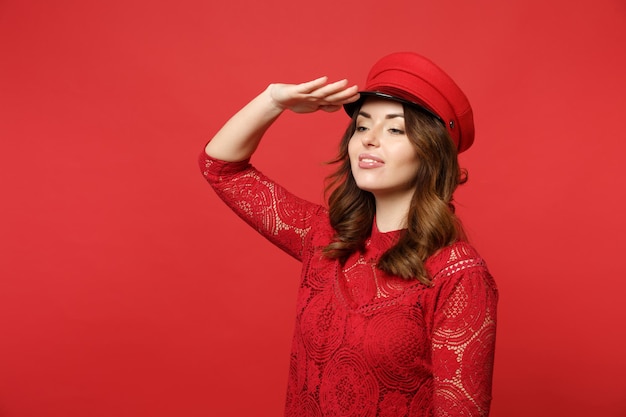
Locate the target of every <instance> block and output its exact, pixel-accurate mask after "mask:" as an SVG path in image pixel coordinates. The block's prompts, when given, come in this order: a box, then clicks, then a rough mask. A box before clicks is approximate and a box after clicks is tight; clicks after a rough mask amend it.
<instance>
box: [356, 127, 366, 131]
mask: <svg viewBox="0 0 626 417" xmlns="http://www.w3.org/2000/svg"><path fill="white" fill-rule="evenodd" d="M366 130H367V127H365V126H357V127H356V131H357V132H365V131H366Z"/></svg>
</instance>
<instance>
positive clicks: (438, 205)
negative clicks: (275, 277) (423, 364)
mask: <svg viewBox="0 0 626 417" xmlns="http://www.w3.org/2000/svg"><path fill="white" fill-rule="evenodd" d="M358 113H359V112H358V110H357V111H355V112H354V115H353V117H352V121H351V123H350V124H349V125H348V128H347V129H346V131H345V133H344V135H343V138H342V140H341V143H340V145H339V153H338V155H337V157H336V158H335V159H334V160H333V161H331V162H330V163H331V164H332V163H334V164H338V167H337V169H336V171H335V172H334V173H332V174H331V175H329V176H328V178H327V186H326V193H327V195H329V197H328V206H329V213H330V223H331V226H332V227H333V228H334V230H335V239H334V241H333V242H332V243H331V244H329V245H328V246H326V247H325V248H324V254H325V256H326V257H328V258H331V259H338V260H339V261H340V262H341V263H342V264H343V263H345V262H346V260H347V259H348V257H349V256H350V255H351V254H352V253H354V252H355V251H364V250H365V241H366V240H367V238H368V237H369V236H370V234H371V232H372V224H373V222H374V215H375V213H376V205H375V200H374V196H373V194H372V193H370V192H368V191H363V190H361V189H360V188H359V187H358V186H357V185H356V182H355V180H354V177H353V176H352V170H351V168H350V159H349V156H348V142H349V141H350V138H351V137H352V135H353V134H354V132H355V130H356V119H357V115H358ZM404 120H405V129H406V132H407V136H408V138H409V140H411V142H412V143H413V145H414V146H415V150H416V152H417V156H418V160H419V164H418V172H417V175H416V178H415V180H414V187H415V192H414V194H413V198H412V200H411V205H410V207H409V213H408V217H407V223H406V230H404V231H403V233H402V234H401V235H400V238H399V240H398V242H397V243H396V244H395V245H394V246H392V247H391V248H389V249H388V250H387V251H386V252H385V253H384V254H383V255H382V256H381V257H380V259H379V260H378V263H377V266H378V268H380V269H381V270H383V271H385V272H387V273H389V274H392V275H396V276H399V277H402V278H404V279H417V280H419V281H420V282H422V283H424V284H426V285H430V279H431V277H430V276H429V274H428V272H427V271H426V268H425V267H424V262H426V259H428V257H430V256H431V255H433V254H434V253H436V252H437V251H438V250H440V249H442V248H443V247H445V246H448V245H450V244H452V243H454V242H455V241H457V240H459V239H464V238H465V233H464V231H463V227H462V225H461V222H460V221H459V219H458V218H457V216H456V215H455V214H454V205H453V203H452V202H453V193H454V191H455V190H456V188H457V186H459V185H460V184H463V183H465V182H466V181H467V172H466V171H465V170H462V169H461V168H460V167H459V163H458V158H457V149H456V146H455V144H454V142H453V141H452V139H451V138H450V135H449V134H448V132H447V130H446V128H445V127H444V125H443V123H442V122H441V121H439V120H438V119H437V118H435V117H433V116H432V115H430V114H427V113H425V112H422V111H420V110H419V109H417V108H414V107H412V106H409V105H404Z"/></svg>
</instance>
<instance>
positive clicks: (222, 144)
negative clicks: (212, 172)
mask: <svg viewBox="0 0 626 417" xmlns="http://www.w3.org/2000/svg"><path fill="white" fill-rule="evenodd" d="M269 89H270V87H268V88H266V89H265V91H263V92H262V93H261V94H259V95H258V96H257V97H255V98H254V99H253V100H252V101H250V102H249V103H248V104H247V105H246V106H245V107H243V108H242V109H241V110H240V111H239V112H237V113H236V114H235V115H234V116H233V117H231V118H230V120H228V122H226V124H225V125H224V126H223V127H222V128H221V129H220V130H219V131H218V132H217V134H216V135H215V136H214V137H213V138H212V139H211V140H210V141H209V143H208V144H207V145H206V148H205V152H206V153H207V155H210V156H212V157H213V158H216V159H221V160H223V161H229V162H236V161H243V160H245V159H247V158H249V157H250V156H251V155H252V154H253V153H254V151H255V150H256V148H257V147H258V145H259V143H260V141H261V138H262V137H263V135H264V134H265V132H266V131H267V129H268V128H269V127H270V126H271V125H272V123H273V122H274V121H275V120H276V119H277V118H278V116H280V114H281V113H282V112H283V109H282V108H281V107H279V106H277V105H276V104H275V103H274V102H273V100H272V97H271V95H270V91H269Z"/></svg>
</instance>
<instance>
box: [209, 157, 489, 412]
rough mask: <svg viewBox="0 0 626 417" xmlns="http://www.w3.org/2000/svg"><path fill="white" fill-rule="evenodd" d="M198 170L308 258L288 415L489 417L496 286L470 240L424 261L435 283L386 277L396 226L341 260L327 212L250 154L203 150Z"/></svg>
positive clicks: (276, 238)
mask: <svg viewBox="0 0 626 417" xmlns="http://www.w3.org/2000/svg"><path fill="white" fill-rule="evenodd" d="M200 166H201V170H202V172H203V174H204V176H205V177H206V179H207V180H208V182H209V183H210V184H211V186H212V187H213V188H214V189H215V191H216V192H217V194H218V195H219V197H220V198H222V199H223V200H224V201H225V202H226V204H228V206H230V207H231V208H232V210H233V211H234V212H235V213H237V215H239V216H240V217H241V218H242V219H243V220H245V221H246V222H247V223H248V224H250V225H251V226H252V227H254V228H255V229H257V230H258V231H259V232H260V233H261V234H262V235H263V236H265V237H266V238H267V239H269V240H270V241H271V242H272V243H274V244H275V245H277V246H278V247H280V248H281V249H283V250H284V251H285V252H287V253H288V254H290V255H291V256H293V257H295V258H296V259H298V260H300V261H301V262H302V274H301V278H300V287H299V291H298V296H297V297H298V299H297V310H296V324H295V330H294V336H293V342H292V349H291V362H290V364H291V365H290V372H289V379H288V387H287V404H286V408H285V415H286V416H290V417H291V416H293V417H305V416H311V417H318V416H319V417H322V416H346V417H348V416H349V417H357V416H358V417H374V416H379V417H403V416H415V417H417V416H437V417H439V416H486V415H488V414H489V405H490V402H491V378H492V370H493V357H494V347H495V330H496V304H497V298H498V293H497V289H496V285H495V283H494V281H493V278H492V277H491V275H490V274H489V271H488V270H487V267H486V265H485V262H484V261H483V259H482V258H481V257H480V256H479V255H478V253H477V252H476V251H475V250H474V249H473V248H472V247H471V246H470V245H469V244H468V243H466V242H458V243H455V244H453V245H451V246H449V247H446V248H444V249H443V250H441V251H440V252H439V253H437V255H435V256H433V257H431V258H430V259H428V260H427V262H426V267H427V270H428V271H429V273H430V274H431V277H432V285H431V286H425V285H423V284H421V283H419V282H418V281H407V280H404V279H401V278H398V277H394V276H389V275H388V274H385V273H384V272H383V271H381V270H379V269H378V268H376V266H375V264H376V260H377V259H378V257H379V256H380V255H381V254H382V253H383V252H385V250H386V249H387V248H389V247H390V246H391V245H392V244H394V243H395V242H396V241H397V239H398V237H399V234H400V233H401V232H400V231H396V232H390V233H381V232H379V231H378V230H377V229H376V228H375V225H374V229H373V231H372V234H371V237H370V238H369V239H368V241H367V243H366V250H365V251H364V252H363V253H355V254H353V255H352V256H351V257H350V258H349V259H348V261H347V262H346V263H345V264H344V265H343V266H341V265H339V263H338V262H337V261H334V260H329V259H327V258H325V257H324V256H322V252H321V251H322V248H324V247H325V246H326V245H328V244H329V243H330V242H331V240H332V238H333V230H332V228H331V227H330V225H329V220H328V214H327V210H326V209H324V208H323V207H321V206H319V205H316V204H312V203H310V202H307V201H305V200H302V199H300V198H297V197H295V196H294V195H292V194H290V193H288V192H287V191H285V189H283V188H282V187H280V186H279V185H277V184H276V183H274V182H273V181H271V180H270V179H268V178H267V177H266V176H264V175H263V174H262V173H260V172H259V171H257V170H256V169H255V168H254V167H253V166H251V165H250V164H249V163H248V162H247V161H243V162H237V163H228V162H223V161H219V160H216V159H212V158H210V157H208V156H207V155H206V154H204V153H202V155H201V156H200Z"/></svg>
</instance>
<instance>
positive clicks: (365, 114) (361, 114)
mask: <svg viewBox="0 0 626 417" xmlns="http://www.w3.org/2000/svg"><path fill="white" fill-rule="evenodd" d="M359 116H363V117H365V118H367V119H371V118H372V116H371V115H370V114H369V113H366V112H364V111H359ZM397 117H402V118H403V119H404V114H402V113H389V114H388V115H386V116H385V119H395V118H397Z"/></svg>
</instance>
